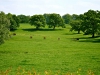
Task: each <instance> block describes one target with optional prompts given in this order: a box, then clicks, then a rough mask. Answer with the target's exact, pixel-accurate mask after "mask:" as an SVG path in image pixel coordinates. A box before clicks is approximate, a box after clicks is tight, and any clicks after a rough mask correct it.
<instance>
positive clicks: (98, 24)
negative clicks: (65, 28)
mask: <svg viewBox="0 0 100 75" xmlns="http://www.w3.org/2000/svg"><path fill="white" fill-rule="evenodd" d="M70 25H71V27H72V28H71V31H73V30H75V31H78V33H80V31H82V32H84V34H86V35H88V34H91V35H92V37H93V38H94V37H95V34H99V33H100V11H94V10H89V11H88V12H85V13H84V14H80V15H77V16H76V18H75V20H72V21H71V22H70Z"/></svg>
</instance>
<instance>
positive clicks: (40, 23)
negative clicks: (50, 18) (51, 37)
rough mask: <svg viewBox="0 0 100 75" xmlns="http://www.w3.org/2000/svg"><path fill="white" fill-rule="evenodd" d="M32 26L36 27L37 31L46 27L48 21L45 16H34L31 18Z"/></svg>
mask: <svg viewBox="0 0 100 75" xmlns="http://www.w3.org/2000/svg"><path fill="white" fill-rule="evenodd" d="M30 24H31V25H34V26H36V29H39V28H40V27H45V24H46V20H45V18H44V16H43V15H33V16H31V18H30Z"/></svg>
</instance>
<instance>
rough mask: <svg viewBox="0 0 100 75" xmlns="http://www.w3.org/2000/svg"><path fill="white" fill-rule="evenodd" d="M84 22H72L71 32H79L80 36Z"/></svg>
mask: <svg viewBox="0 0 100 75" xmlns="http://www.w3.org/2000/svg"><path fill="white" fill-rule="evenodd" d="M81 23H82V21H81V20H73V21H71V22H70V25H71V29H70V31H73V30H74V31H78V34H80V31H81V27H82V24H81Z"/></svg>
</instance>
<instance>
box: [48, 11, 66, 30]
mask: <svg viewBox="0 0 100 75" xmlns="http://www.w3.org/2000/svg"><path fill="white" fill-rule="evenodd" d="M47 24H48V25H49V27H53V29H55V27H57V26H58V27H59V26H61V27H65V24H64V20H63V19H62V17H61V16H60V15H59V14H55V13H53V14H50V15H49V19H48V23H47Z"/></svg>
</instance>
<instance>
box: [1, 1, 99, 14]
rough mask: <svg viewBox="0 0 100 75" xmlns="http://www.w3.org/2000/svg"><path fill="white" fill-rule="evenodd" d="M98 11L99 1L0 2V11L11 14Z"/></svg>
mask: <svg viewBox="0 0 100 75" xmlns="http://www.w3.org/2000/svg"><path fill="white" fill-rule="evenodd" d="M89 9H92V10H100V0H0V11H4V12H5V13H9V12H10V13H12V14H16V15H19V14H24V15H34V14H44V13H58V14H60V15H64V14H67V13H69V14H83V13H84V12H87V11H88V10H89Z"/></svg>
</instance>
